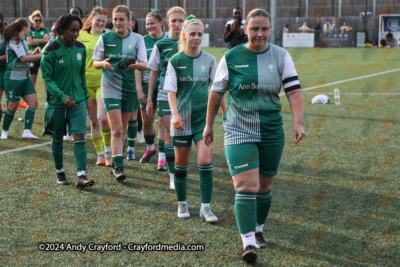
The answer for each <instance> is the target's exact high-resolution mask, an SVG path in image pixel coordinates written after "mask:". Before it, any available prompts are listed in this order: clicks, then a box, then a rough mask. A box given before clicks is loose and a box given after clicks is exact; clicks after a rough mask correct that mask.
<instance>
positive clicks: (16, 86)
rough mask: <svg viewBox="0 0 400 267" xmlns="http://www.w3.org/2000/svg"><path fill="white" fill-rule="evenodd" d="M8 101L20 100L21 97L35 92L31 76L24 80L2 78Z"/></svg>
mask: <svg viewBox="0 0 400 267" xmlns="http://www.w3.org/2000/svg"><path fill="white" fill-rule="evenodd" d="M3 89H4V90H5V91H6V96H7V99H8V101H20V100H21V97H24V96H26V95H30V94H36V90H35V86H33V82H32V79H31V77H28V78H26V79H25V80H10V79H4V88H3Z"/></svg>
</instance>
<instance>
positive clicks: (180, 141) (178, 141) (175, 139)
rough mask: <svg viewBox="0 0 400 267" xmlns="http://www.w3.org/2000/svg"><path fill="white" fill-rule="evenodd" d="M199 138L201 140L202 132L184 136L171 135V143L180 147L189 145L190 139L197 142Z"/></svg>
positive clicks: (190, 143)
mask: <svg viewBox="0 0 400 267" xmlns="http://www.w3.org/2000/svg"><path fill="white" fill-rule="evenodd" d="M201 140H203V132H199V133H196V134H192V135H186V136H172V145H173V146H180V147H185V146H191V145H192V141H193V143H194V144H197V143H198V142H199V141H201Z"/></svg>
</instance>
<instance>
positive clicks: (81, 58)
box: [40, 38, 88, 108]
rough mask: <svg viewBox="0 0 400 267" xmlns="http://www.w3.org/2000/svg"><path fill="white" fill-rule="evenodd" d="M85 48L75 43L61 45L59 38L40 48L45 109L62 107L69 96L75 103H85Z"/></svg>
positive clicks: (86, 97)
mask: <svg viewBox="0 0 400 267" xmlns="http://www.w3.org/2000/svg"><path fill="white" fill-rule="evenodd" d="M85 63H86V47H85V46H84V45H83V44H82V43H80V42H78V41H75V43H74V44H73V45H71V46H66V45H64V44H63V43H62V42H61V40H60V39H59V38H57V39H56V40H55V41H54V42H52V43H51V44H50V45H49V46H48V47H47V48H46V50H45V51H44V53H43V56H42V60H41V62H40V69H41V71H42V77H43V80H44V83H45V85H46V91H47V97H46V108H65V105H64V100H65V98H67V96H70V97H71V98H72V99H73V100H74V101H75V102H76V103H78V102H80V101H83V100H85V101H86V104H87V103H88V96H87V88H86V79H85Z"/></svg>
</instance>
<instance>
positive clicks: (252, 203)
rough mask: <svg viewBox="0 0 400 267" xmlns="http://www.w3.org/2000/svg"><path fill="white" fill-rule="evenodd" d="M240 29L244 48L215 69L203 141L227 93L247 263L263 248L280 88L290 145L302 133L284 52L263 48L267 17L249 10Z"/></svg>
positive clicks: (228, 148) (229, 156)
mask: <svg viewBox="0 0 400 267" xmlns="http://www.w3.org/2000/svg"><path fill="white" fill-rule="evenodd" d="M244 29H245V33H246V34H247V36H248V38H249V43H248V44H242V45H239V46H237V47H235V48H233V49H231V50H229V51H228V52H226V53H225V55H224V56H223V57H222V59H221V61H220V63H219V65H218V69H217V73H216V75H215V80H214V83H213V86H212V92H211V95H210V99H209V102H208V109H207V125H206V128H205V129H204V134H203V136H204V141H205V142H206V144H208V145H210V144H211V143H212V141H213V123H214V119H215V115H216V111H218V108H219V106H220V103H221V100H222V98H223V95H224V93H225V92H226V91H228V90H229V97H228V99H229V100H228V107H227V111H226V114H225V117H224V131H225V138H224V139H225V157H226V160H227V163H228V167H229V169H230V173H231V175H232V178H233V182H234V186H235V190H236V197H235V215H236V221H237V224H238V227H239V231H240V234H241V237H242V241H243V248H244V252H243V260H245V261H246V262H250V263H251V262H255V260H256V258H257V254H256V247H259V248H265V247H267V246H268V244H267V242H266V241H265V239H264V237H263V234H262V231H263V226H264V223H265V221H266V219H267V215H268V212H269V209H270V206H271V199H272V182H273V180H274V176H275V175H276V174H277V171H278V166H279V162H280V159H281V156H282V152H283V146H284V142H285V135H284V132H283V128H282V116H281V114H280V110H281V103H280V100H279V91H280V89H281V85H283V89H284V90H285V93H286V97H287V98H288V100H289V105H290V108H291V111H292V115H293V118H294V128H293V139H294V142H295V143H298V142H299V141H300V140H301V139H303V137H304V136H305V132H304V130H303V126H302V124H303V98H302V92H301V88H300V83H299V79H298V76H297V72H296V69H295V66H294V63H293V61H292V58H291V57H290V55H289V53H288V52H287V51H286V50H284V49H282V48H280V47H278V46H275V45H272V44H268V39H269V36H270V34H271V19H270V16H269V14H268V12H267V11H265V10H263V9H254V10H252V11H251V12H250V13H249V14H248V16H247V21H246V24H245V28H244Z"/></svg>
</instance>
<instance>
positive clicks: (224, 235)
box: [0, 48, 400, 266]
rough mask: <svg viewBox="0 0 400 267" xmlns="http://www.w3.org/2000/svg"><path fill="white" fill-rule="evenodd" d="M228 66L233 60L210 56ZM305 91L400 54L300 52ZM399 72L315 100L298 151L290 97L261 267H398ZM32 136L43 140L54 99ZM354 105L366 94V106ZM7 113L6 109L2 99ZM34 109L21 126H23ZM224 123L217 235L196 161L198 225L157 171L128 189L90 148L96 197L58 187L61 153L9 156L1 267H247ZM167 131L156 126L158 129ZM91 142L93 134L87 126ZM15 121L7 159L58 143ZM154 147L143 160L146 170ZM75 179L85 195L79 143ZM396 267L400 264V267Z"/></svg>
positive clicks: (133, 176) (217, 155)
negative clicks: (107, 246) (101, 247)
mask: <svg viewBox="0 0 400 267" xmlns="http://www.w3.org/2000/svg"><path fill="white" fill-rule="evenodd" d="M205 50H206V51H207V52H209V53H211V54H213V55H215V57H216V58H217V60H219V59H220V58H221V57H222V55H223V53H224V51H226V49H219V48H208V49H205ZM289 52H290V53H291V55H292V57H293V59H294V61H295V64H296V67H297V70H298V73H299V77H300V80H301V84H302V87H303V88H308V87H311V86H316V85H322V84H326V83H330V82H335V81H341V80H345V79H351V78H356V77H359V76H364V75H369V74H373V73H378V72H383V71H387V70H391V69H396V68H398V67H399V65H398V64H397V62H398V61H399V59H400V50H396V49H372V48H367V49H292V50H289ZM399 81H400V80H399V76H398V72H392V73H389V74H384V75H380V76H373V77H370V78H365V79H361V80H357V81H350V82H346V83H341V84H338V85H334V86H325V87H322V88H318V89H315V90H310V91H305V92H304V95H303V97H304V106H305V109H304V128H305V131H306V138H305V139H304V140H303V141H301V143H300V144H298V145H293V139H292V137H291V134H292V127H293V119H292V116H291V113H290V109H289V106H288V101H287V99H286V97H285V96H282V97H281V102H282V105H283V108H282V115H283V121H284V130H285V134H286V145H285V149H284V153H283V157H282V160H281V164H280V167H279V173H278V175H277V178H276V180H275V182H274V187H273V188H274V189H273V192H274V195H273V201H272V207H271V212H270V215H269V217H268V219H267V223H266V225H265V227H264V235H265V236H266V239H267V240H268V242H269V244H270V246H269V248H268V249H266V250H258V255H259V259H258V264H259V265H260V266H263V265H267V266H298V265H307V266H334V265H336V266H370V265H372V266H398V264H399V262H400V256H399V251H398V244H399V243H400V238H399V233H398V232H399V230H400V225H399V221H400V216H399V210H400V201H399V198H398V197H399V177H400V172H399V141H398V133H399V123H398V119H399V112H398V111H399V108H398V106H399V105H398V103H399V96H398V95H366V94H367V93H373V94H377V93H385V94H396V93H397V94H399V93H400V87H399V85H398V82H399ZM335 87H338V88H339V89H340V92H341V93H342V96H341V101H342V104H341V105H334V104H332V103H331V104H327V105H311V104H310V101H311V99H312V97H313V96H314V94H316V93H318V94H319V93H323V94H328V95H329V96H330V97H331V98H332V100H333V96H332V95H330V94H331V93H333V89H334V88H335ZM37 91H38V95H39V103H40V104H39V108H38V110H37V112H36V118H35V122H34V126H33V133H34V134H35V135H41V132H42V127H43V116H44V103H45V99H44V97H45V96H44V92H43V82H42V81H41V79H40V80H39V82H38V84H37ZM354 93H363V95H357V94H354ZM3 102H4V99H3ZM23 112H24V110H23V109H20V110H18V111H17V114H16V118H18V117H23V115H24V114H23ZM220 117H221V116H218V118H217V121H216V123H215V139H216V142H215V147H214V152H213V163H214V195H213V201H212V209H213V211H214V213H215V214H216V215H217V216H218V218H219V220H220V223H219V224H218V225H214V226H212V225H208V224H206V223H205V222H204V221H202V220H201V219H200V218H199V217H198V212H199V208H200V192H199V185H198V184H199V181H198V180H199V178H198V170H197V164H196V154H195V149H193V150H192V154H191V162H190V169H189V174H188V204H189V211H190V213H191V218H190V219H187V220H179V219H177V218H176V210H177V204H176V197H175V194H174V192H173V191H172V190H170V189H169V178H168V177H167V173H160V172H156V171H155V168H156V164H155V161H156V160H155V159H153V160H152V163H150V164H146V165H143V164H140V163H139V162H138V161H137V160H136V161H130V162H127V161H126V162H125V164H126V173H127V174H128V180H127V181H126V182H125V183H124V184H120V183H117V182H116V181H115V179H114V178H113V177H112V176H111V175H110V174H109V173H108V170H107V169H106V168H103V167H96V166H95V165H94V164H95V160H96V155H95V150H94V148H93V144H92V142H91V140H88V142H87V148H88V170H87V173H88V176H89V177H90V178H92V179H94V180H95V181H96V184H95V186H94V187H93V188H90V189H87V190H83V191H78V190H76V189H75V188H73V187H71V186H58V185H56V183H55V169H54V165H53V161H52V157H51V151H50V146H49V145H45V146H41V147H37V148H33V149H27V150H23V151H20V152H14V153H7V154H2V155H0V161H1V165H0V175H1V179H0V207H1V209H0V265H2V266H27V265H29V266H32V265H34V266H38V265H44V266H55V265H59V266H69V265H80V266H81V265H82V266H89V265H93V266H111V265H113V266H119V265H121V266H127V265H131V266H138V265H139V266H145V265H146V266H147V265H149V266H211V265H218V266H219V265H225V266H244V265H245V264H244V263H243V261H242V260H241V257H240V256H241V249H242V245H241V239H240V235H239V232H238V229H237V225H236V220H235V217H234V195H235V190H234V187H233V184H232V182H231V178H230V175H229V172H228V168H227V165H226V162H225V157H224V150H223V131H222V127H221V118H220ZM156 126H157V124H156ZM87 129H88V132H90V126H89V124H88V128H87ZM22 131H23V122H18V121H17V120H15V121H14V122H13V124H12V125H11V129H10V132H9V136H10V138H9V139H8V140H6V141H3V140H0V150H1V151H5V150H9V149H13V148H19V147H27V146H30V145H35V144H40V143H45V142H49V141H50V138H49V137H42V138H41V139H40V140H39V141H23V140H21V139H20V136H21V135H22ZM144 151H145V146H144V145H143V144H139V145H138V146H137V149H136V151H135V154H136V157H137V158H140V157H141V156H142V154H143V153H144ZM64 164H65V166H64V169H65V170H66V173H67V175H68V180H69V181H70V183H74V179H75V175H76V167H75V162H74V158H73V151H72V142H71V141H68V142H65V143H64ZM39 242H61V243H67V242H70V243H74V244H79V243H80V242H82V243H83V244H88V243H91V242H93V243H99V244H101V243H105V242H110V243H113V244H117V243H119V242H121V243H122V244H124V245H126V244H128V243H130V242H133V243H135V244H143V243H146V242H149V243H155V244H157V243H158V242H162V243H165V244H174V243H176V242H181V243H182V244H204V245H205V251H204V252H145V253H139V252H128V251H126V250H125V251H122V252H105V253H100V252H89V251H86V252H85V253H81V252H41V251H39V250H38V249H37V243H39ZM396 262H397V263H396Z"/></svg>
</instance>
